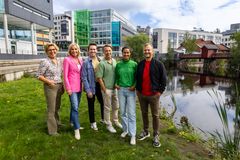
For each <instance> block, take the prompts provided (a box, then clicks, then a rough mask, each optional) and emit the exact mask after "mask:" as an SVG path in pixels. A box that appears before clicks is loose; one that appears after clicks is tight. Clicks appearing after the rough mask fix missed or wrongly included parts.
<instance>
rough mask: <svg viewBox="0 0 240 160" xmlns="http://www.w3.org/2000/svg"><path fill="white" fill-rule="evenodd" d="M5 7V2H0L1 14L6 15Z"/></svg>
mask: <svg viewBox="0 0 240 160" xmlns="http://www.w3.org/2000/svg"><path fill="white" fill-rule="evenodd" d="M4 11H5V7H4V0H0V13H4Z"/></svg>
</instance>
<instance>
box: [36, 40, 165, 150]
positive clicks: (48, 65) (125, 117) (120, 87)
mask: <svg viewBox="0 0 240 160" xmlns="http://www.w3.org/2000/svg"><path fill="white" fill-rule="evenodd" d="M57 51H58V47H57V46H56V45H55V44H53V43H50V44H47V45H46V47H45V52H46V54H47V58H46V59H44V60H42V61H41V63H40V65H39V70H38V72H37V77H38V79H39V80H41V81H42V82H43V83H44V94H45V97H46V102H47V127H48V133H49V135H53V136H54V135H58V132H57V131H58V126H59V125H60V120H59V115H58V112H59V109H60V105H61V95H62V94H63V93H64V90H65V91H66V93H67V94H68V95H69V99H70V104H71V111H70V124H71V125H72V126H73V128H74V133H75V138H76V139H77V140H79V139H80V129H81V126H80V123H79V112H78V108H79V105H80V100H81V94H82V91H83V90H82V89H83V88H84V91H85V92H86V96H87V102H88V113H89V120H90V127H91V128H92V129H93V130H95V131H97V130H98V127H97V123H96V121H95V116H94V113H95V112H94V102H95V97H97V99H98V101H99V103H100V107H101V122H102V123H104V124H106V128H107V130H108V131H109V132H111V133H116V129H115V128H114V127H115V126H116V127H119V128H121V129H122V131H123V132H122V133H121V135H120V136H121V137H123V138H124V137H126V136H127V135H129V136H130V137H131V138H130V144H131V145H135V144H136V94H137V96H138V99H139V103H140V107H141V112H142V120H143V131H142V132H141V133H140V134H139V135H138V137H137V138H138V139H139V140H144V139H145V138H147V137H150V132H149V119H148V107H149V106H150V109H151V114H152V125H153V146H154V147H160V145H161V143H160V142H159V110H160V103H159V99H160V95H161V94H162V93H163V91H164V90H165V86H166V71H165V67H164V65H163V64H162V63H161V62H160V61H158V60H156V59H154V58H153V56H154V53H153V47H152V45H151V44H149V43H147V44H145V45H144V46H143V53H144V59H143V60H142V61H141V62H139V63H138V64H137V63H136V62H134V61H133V60H131V59H130V57H131V49H130V48H128V47H123V48H122V60H120V61H119V62H116V60H115V59H113V58H112V47H111V46H110V45H105V46H104V47H103V56H104V58H103V59H102V60H101V59H100V58H99V57H98V56H97V45H96V44H94V43H90V44H89V45H88V58H86V59H85V60H83V59H82V58H81V57H80V48H79V46H78V45H77V44H75V43H72V44H70V45H69V49H68V56H67V57H65V58H64V60H63V64H62V62H61V61H60V60H59V59H58V58H57V57H56V55H57ZM62 74H63V81H62ZM119 106H120V115H121V123H120V122H119V120H118V109H119Z"/></svg>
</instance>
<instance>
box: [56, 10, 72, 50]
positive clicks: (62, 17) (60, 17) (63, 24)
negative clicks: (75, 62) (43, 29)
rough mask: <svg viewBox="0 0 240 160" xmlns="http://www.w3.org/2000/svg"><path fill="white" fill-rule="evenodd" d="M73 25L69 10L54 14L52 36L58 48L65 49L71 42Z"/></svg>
mask: <svg viewBox="0 0 240 160" xmlns="http://www.w3.org/2000/svg"><path fill="white" fill-rule="evenodd" d="M72 30H73V25H72V16H71V12H65V13H64V14H57V15H54V37H55V43H56V44H57V45H58V47H59V49H60V50H67V49H68V46H69V44H70V43H71V42H73V31H72Z"/></svg>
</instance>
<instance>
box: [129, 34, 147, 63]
mask: <svg viewBox="0 0 240 160" xmlns="http://www.w3.org/2000/svg"><path fill="white" fill-rule="evenodd" d="M125 41H126V45H127V46H128V47H129V48H131V49H132V59H133V60H135V61H136V62H139V61H140V60H141V59H142V57H143V45H144V44H145V43H147V42H149V38H148V36H147V35H145V34H137V35H134V36H129V37H126V38H125Z"/></svg>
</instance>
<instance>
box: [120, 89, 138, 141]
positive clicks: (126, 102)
mask: <svg viewBox="0 0 240 160" xmlns="http://www.w3.org/2000/svg"><path fill="white" fill-rule="evenodd" d="M118 99H119V106H120V112H121V118H122V126H123V131H124V132H128V134H129V135H130V136H132V137H133V136H136V94H135V91H130V90H129V88H127V87H120V89H119V90H118Z"/></svg>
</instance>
